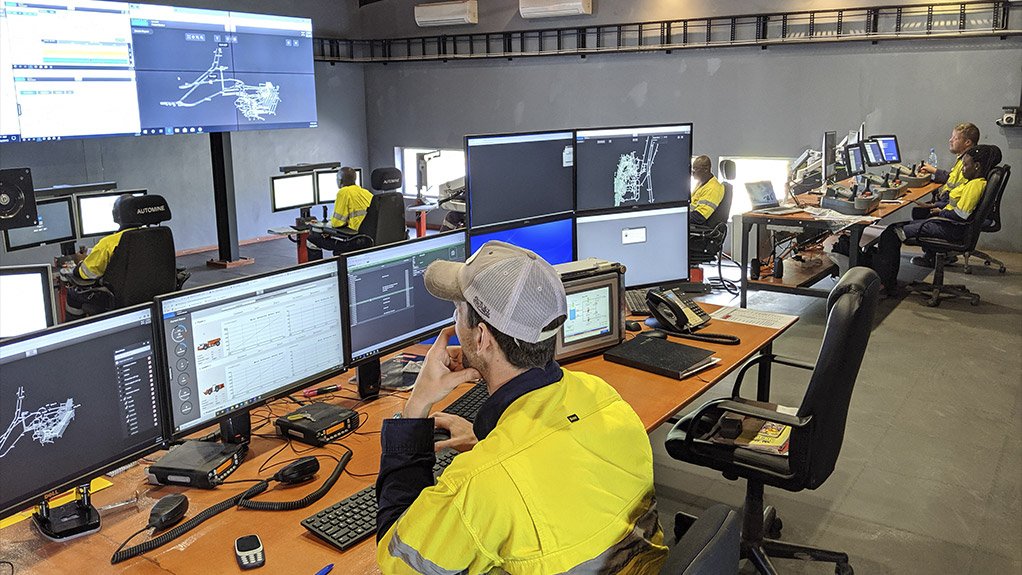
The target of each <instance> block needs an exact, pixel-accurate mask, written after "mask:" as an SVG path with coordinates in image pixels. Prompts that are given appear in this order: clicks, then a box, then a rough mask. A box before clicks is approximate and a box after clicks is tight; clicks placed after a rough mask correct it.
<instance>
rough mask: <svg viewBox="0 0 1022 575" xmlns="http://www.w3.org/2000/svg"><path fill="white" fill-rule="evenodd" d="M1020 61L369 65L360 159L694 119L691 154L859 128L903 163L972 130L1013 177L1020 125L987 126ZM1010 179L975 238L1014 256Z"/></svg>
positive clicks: (913, 57) (564, 60)
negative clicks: (525, 134)
mask: <svg viewBox="0 0 1022 575" xmlns="http://www.w3.org/2000/svg"><path fill="white" fill-rule="evenodd" d="M381 4H384V5H390V4H393V2H382V3H381ZM398 4H400V3H399V2H398ZM601 4H602V5H604V6H606V5H607V4H608V2H607V1H606V0H604V1H603V2H601ZM625 4H627V3H625ZM1019 62H1022V40H1020V39H1019V38H1011V39H1008V40H999V39H977V40H968V41H954V42H933V41H914V42H908V41H902V42H883V43H880V44H878V45H875V46H874V45H870V44H867V43H847V44H833V45H821V44H817V45H809V46H782V47H771V48H770V49H768V50H760V49H758V48H722V49H708V50H681V51H675V52H674V53H672V54H664V53H647V54H621V55H599V56H589V57H588V58H586V59H580V58H578V57H543V58H520V59H515V60H513V61H506V60H492V61H471V62H449V63H407V64H394V63H392V64H388V65H387V66H382V65H369V66H367V67H366V94H367V108H366V109H367V129H368V133H369V160H370V162H371V163H372V165H382V164H383V163H385V162H389V161H392V160H391V159H392V158H393V153H394V152H393V150H394V147H395V146H416V147H453V148H460V147H461V146H462V145H463V141H462V137H463V136H464V135H465V134H468V133H487V132H509V131H528V130H545V129H554V128H577V127H590V126H614V125H629V124H649V123H662V122H678V121H690V122H693V123H694V124H695V127H694V142H695V149H696V152H697V153H703V154H708V155H710V156H711V157H717V156H720V155H741V156H773V157H784V156H794V155H797V154H798V153H799V152H800V151H801V150H802V149H804V148H805V147H807V146H810V145H812V146H814V147H815V146H818V145H819V141H820V138H821V134H822V132H823V131H825V130H837V131H839V132H841V131H846V130H849V129H854V128H856V127H857V126H858V125H859V123H860V122H861V121H863V120H865V121H866V122H867V130H868V131H870V132H872V133H895V134H898V136H899V140H900V143H901V147H902V152H903V154H904V155H905V156H906V158H907V159H908V160H909V161H912V160H918V159H921V158H923V157H925V156H926V154H927V153H928V152H929V149H930V147H936V148H937V150H939V151H940V157H941V160H942V161H943V162H945V163H949V162H950V161H951V160H952V158H951V155H950V154H949V153H948V152H947V149H946V142H947V139H948V136H949V133H950V130H951V127H952V126H953V125H954V124H956V123H958V122H961V121H971V122H974V123H975V124H976V125H978V126H979V127H980V130H981V131H982V134H983V137H982V142H983V143H990V144H996V145H998V146H1000V147H1001V149H1002V151H1003V152H1004V158H1005V160H1004V161H1005V162H1006V163H1009V164H1012V165H1013V166H1016V169H1022V129H1020V128H1000V127H997V126H996V125H995V124H994V120H995V119H997V118H999V117H1000V113H1001V106H1006V105H1018V103H1019V93H1020V83H1022V70H1020V66H1019ZM1020 181H1022V180H1020V178H1019V177H1018V176H1016V177H1015V178H1014V180H1013V181H1012V182H1011V183H1010V184H1009V189H1008V191H1007V192H1006V193H1005V197H1006V201H1005V206H1004V217H1005V229H1004V230H1002V231H1001V232H1000V233H998V234H995V235H988V236H984V238H983V239H982V244H983V245H984V246H985V247H987V248H989V249H1008V250H1012V251H1020V250H1022V233H1020V232H1022V200H1020V199H1019V198H1022V194H1019V193H1018V190H1019V189H1020V185H1022V184H1020Z"/></svg>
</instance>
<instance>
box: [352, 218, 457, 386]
mask: <svg viewBox="0 0 1022 575" xmlns="http://www.w3.org/2000/svg"><path fill="white" fill-rule="evenodd" d="M459 234H460V235H462V236H464V237H463V240H464V242H463V243H464V244H465V259H466V260H467V259H468V257H469V255H470V254H469V253H468V232H467V230H466V229H465V228H462V229H457V230H450V231H447V232H443V233H439V234H432V235H428V236H423V237H421V238H412V239H409V240H405V241H403V242H395V243H391V244H386V245H382V246H375V247H372V248H367V249H364V250H358V251H355V252H351V253H348V254H344V255H342V256H339V257H340V259H341V260H342V268H341V269H342V271H343V272H344V278H345V281H344V282H343V284H344V285H343V286H341V292H342V295H341V317H342V318H343V319H342V320H341V324H342V325H343V327H344V330H345V331H344V339H345V341H347V342H348V348H347V356H346V357H345V359H346V363H347V365H348V367H349V368H351V367H357V366H359V365H362V364H365V363H369V362H372V361H375V360H378V359H380V358H381V357H382V356H385V355H387V354H389V353H393V352H395V351H397V350H400V349H403V348H405V347H408V346H409V345H412V344H416V343H419V342H421V341H423V340H426V339H429V338H431V337H433V336H435V335H436V334H438V333H440V331H441V330H443V329H444V328H447V327H450V326H452V325H454V315H453V314H454V312H453V311H452V312H451V318H450V319H449V320H448V321H447V322H445V323H444V325H442V326H440V327H434V328H429V329H424V330H419V331H416V332H412V333H411V334H406V337H404V338H402V339H401V340H400V341H397V342H394V343H391V344H389V345H387V346H384V347H381V348H379V349H376V350H374V351H373V352H372V353H371V354H369V355H366V356H364V357H359V358H357V359H356V358H355V357H354V353H355V346H354V345H352V343H351V341H352V340H351V294H350V292H349V291H348V281H347V278H348V258H349V257H353V256H360V255H365V254H367V253H370V252H374V251H383V250H386V249H394V248H397V247H402V246H407V245H411V244H415V243H419V242H423V241H426V240H435V239H436V238H439V237H446V236H455V235H459ZM451 309H452V310H453V309H454V303H453V302H451Z"/></svg>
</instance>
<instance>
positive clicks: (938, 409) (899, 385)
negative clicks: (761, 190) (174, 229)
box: [178, 240, 1022, 575]
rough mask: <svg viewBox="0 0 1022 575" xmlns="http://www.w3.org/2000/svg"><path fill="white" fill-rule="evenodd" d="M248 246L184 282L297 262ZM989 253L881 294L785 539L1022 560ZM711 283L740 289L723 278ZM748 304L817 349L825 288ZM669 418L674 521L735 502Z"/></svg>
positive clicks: (657, 438) (905, 275) (277, 251)
mask: <svg viewBox="0 0 1022 575" xmlns="http://www.w3.org/2000/svg"><path fill="white" fill-rule="evenodd" d="M240 253H241V255H243V256H250V257H254V258H255V263H254V264H252V265H249V266H243V267H239V268H232V269H228V270H217V269H213V268H206V267H205V261H206V260H207V259H209V258H210V257H211V254H210V253H203V254H194V255H190V256H184V257H181V258H178V265H180V266H186V267H188V268H189V270H190V271H191V272H192V274H193V275H192V278H191V280H190V281H189V283H188V284H187V285H186V287H195V286H198V285H206V284H210V283H215V282H219V281H224V280H228V279H233V278H236V277H242V276H247V275H254V274H258V273H263V272H267V271H271V270H274V269H279V268H282V267H288V266H291V265H294V264H295V262H296V257H295V246H294V244H293V243H291V242H289V241H287V240H275V241H269V242H262V243H258V244H252V245H249V246H243V247H242V248H241V250H240ZM911 255H912V252H910V251H909V250H908V249H906V251H905V252H904V254H903V264H902V271H901V275H900V278H901V279H902V280H909V279H919V278H924V277H926V276H927V275H929V272H930V270H925V269H922V268H917V267H915V266H912V265H911V264H910V263H909V261H908V260H909V256H911ZM993 255H995V256H996V257H1000V258H1001V259H1002V260H1003V261H1004V262H1005V263H1006V264H1007V266H1008V273H1007V274H1004V275H1001V274H998V273H997V272H996V271H995V270H992V269H989V268H984V267H983V265H982V262H975V260H974V265H973V269H974V272H973V274H972V275H965V274H964V273H962V266H961V265H957V266H953V267H951V268H948V271H947V274H946V281H948V282H949V283H964V284H966V285H968V286H969V287H970V289H972V290H973V291H975V292H977V293H979V294H980V295H981V297H982V300H981V302H980V304H979V306H977V307H973V306H970V305H969V304H968V302H966V301H963V300H952V301H947V302H944V303H942V304H941V306H940V307H937V308H928V307H925V306H924V305H922V304H921V301H922V298H921V297H920V296H912V295H903V296H902V297H899V298H891V299H887V300H884V301H882V302H881V303H880V309H879V312H878V317H877V325H876V327H875V329H874V331H873V333H872V336H871V338H870V343H869V347H868V349H867V355H866V358H865V359H864V361H863V364H862V368H861V370H860V372H859V378H858V382H857V384H856V388H855V392H854V394H853V396H852V403H851V409H850V412H849V417H848V424H847V428H846V430H845V437H844V445H843V448H842V451H841V456H840V458H839V460H838V464H837V468H836V469H835V471H834V473H833V474H832V475H831V477H830V478H829V479H828V480H827V482H826V483H825V484H824V485H823V486H821V487H820V488H819V489H817V490H815V491H803V492H800V493H789V492H786V491H782V490H776V489H770V488H767V490H766V496H765V499H766V502H767V504H771V505H774V506H776V507H777V509H778V512H779V514H780V516H781V517H782V518H783V520H784V532H783V535H782V539H784V540H787V541H792V542H798V543H806V544H810V545H815V546H819V547H824V548H829V549H835V550H840V551H845V552H847V553H848V554H849V555H850V556H851V564H852V566H853V567H854V568H855V571H856V573H859V574H908V573H955V574H977V575H979V574H983V575H986V574H1002V573H1007V574H1018V573H1022V498H1020V486H1022V351H1020V350H1022V254H993ZM977 263H978V264H979V265H976V264H977ZM725 272H726V273H725V275H734V274H735V272H736V270H735V269H733V268H732V269H729V270H727V269H726V270H725ZM834 283H836V282H835V280H832V279H826V280H824V281H823V282H821V284H819V286H818V287H830V286H832V285H833V284H834ZM706 299H707V300H708V301H713V302H714V303H720V304H724V305H737V299H736V298H732V297H731V296H729V295H728V294H726V293H718V294H714V295H712V296H709V297H708V298H706ZM749 306H750V307H752V308H755V309H763V310H770V311H777V312H782V313H789V314H796V315H798V316H800V320H799V321H798V323H796V324H795V326H794V327H792V328H791V329H790V330H789V331H788V332H787V333H786V334H784V335H783V336H782V337H781V338H780V339H778V340H777V342H776V343H775V344H774V350H775V352H776V353H779V354H781V355H787V356H791V357H796V358H800V359H803V360H807V361H815V357H816V352H817V351H818V349H819V346H820V342H821V341H822V338H823V330H824V325H825V322H826V305H825V301H824V300H823V299H817V298H808V297H802V296H790V295H783V294H773V293H768V292H753V293H751V294H750V298H749ZM806 382H807V377H806V374H805V372H801V371H797V370H791V369H788V368H783V367H781V368H776V370H775V371H774V378H773V393H774V397H773V399H774V400H775V401H777V402H779V403H782V404H786V405H798V403H799V401H800V400H801V397H802V393H803V392H804V390H805V383H806ZM733 383H734V381H733V378H728V379H726V380H725V381H723V382H721V383H720V384H719V385H717V386H715V387H714V388H713V389H712V390H710V392H708V393H707V395H706V397H705V398H704V400H709V399H712V398H714V397H720V396H726V395H727V394H729V393H730V390H731V386H732V385H733ZM702 403H703V400H699V401H697V402H696V405H700V404H702ZM668 429H669V427H668V426H664V427H663V428H661V429H658V430H656V431H655V432H654V433H653V434H652V435H651V436H650V437H651V441H652V443H653V450H654V456H653V458H654V473H655V480H656V488H657V498H658V504H659V506H660V510H661V523H662V524H663V526H664V528H665V530H666V531H668V532H670V530H671V525H672V524H673V515H674V512H675V511H678V510H683V511H687V512H689V513H693V514H695V515H698V514H699V513H700V512H701V511H702V510H703V509H705V508H707V507H709V506H711V505H713V504H714V503H716V502H723V503H726V504H729V505H732V506H734V507H735V508H740V507H741V505H742V502H743V498H744V488H745V484H744V482H742V481H734V482H732V481H728V480H726V479H724V478H723V477H722V476H721V475H720V474H719V473H716V472H713V471H710V470H705V469H701V468H698V467H696V466H693V465H689V464H686V463H682V462H679V461H674V460H673V459H671V458H670V456H668V455H667V453H666V452H665V451H664V449H663V441H664V438H665V436H666V433H667V431H668ZM775 565H776V566H777V567H778V569H779V570H780V572H781V573H820V574H822V573H833V568H832V567H828V566H827V565H825V564H811V563H801V562H799V561H793V560H778V561H776V562H775ZM742 572H743V573H745V572H749V573H751V572H752V570H751V569H750V566H748V565H744V566H743V571H742Z"/></svg>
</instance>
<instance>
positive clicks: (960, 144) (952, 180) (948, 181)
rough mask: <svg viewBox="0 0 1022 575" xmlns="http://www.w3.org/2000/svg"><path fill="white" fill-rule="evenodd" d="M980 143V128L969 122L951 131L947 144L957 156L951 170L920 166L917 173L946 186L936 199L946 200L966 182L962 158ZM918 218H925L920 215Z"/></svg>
mask: <svg viewBox="0 0 1022 575" xmlns="http://www.w3.org/2000/svg"><path fill="white" fill-rule="evenodd" d="M978 143H979V128H977V127H976V126H975V125H973V124H970V123H968V122H965V123H962V124H958V125H957V126H955V127H954V129H953V130H951V138H950V139H949V140H948V142H947V144H948V150H949V151H950V152H951V153H952V154H955V156H957V158H956V159H955V164H954V165H953V166H952V167H951V170H950V171H947V170H941V169H939V168H937V167H936V166H931V165H930V164H927V163H926V162H923V163H922V165H920V166H919V169H918V170H917V172H919V173H920V174H922V175H927V174H932V175H933V181H935V182H937V183H938V184H944V186H943V187H941V188H940V189H939V190H937V194H936V197H937V199H938V200H940V199H944V200H946V199H947V196H948V194H949V192H950V191H951V190H953V189H954V188H955V187H957V186H958V185H959V184H962V183H963V182H965V178H964V177H963V176H962V156H964V155H965V152H966V151H967V150H970V149H972V148H973V147H975V146H976V144H978ZM913 215H914V214H913ZM918 217H924V216H923V215H919V216H918Z"/></svg>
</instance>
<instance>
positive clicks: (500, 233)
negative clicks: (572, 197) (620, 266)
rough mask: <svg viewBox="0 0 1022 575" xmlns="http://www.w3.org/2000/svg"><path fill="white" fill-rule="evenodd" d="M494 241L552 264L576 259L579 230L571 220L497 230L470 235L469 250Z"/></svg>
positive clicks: (565, 219)
mask: <svg viewBox="0 0 1022 575" xmlns="http://www.w3.org/2000/svg"><path fill="white" fill-rule="evenodd" d="M490 240H498V241H501V242H506V243H509V244H512V245H515V246H518V247H520V248H525V249H527V250H531V251H534V252H536V254H537V255H539V257H541V258H543V259H545V260H546V261H547V262H549V263H550V264H551V265H557V264H563V263H565V262H570V261H574V260H575V257H574V251H575V250H574V246H575V229H574V225H573V224H572V221H571V218H564V219H561V220H555V221H552V222H545V223H540V224H531V225H523V226H517V227H514V228H509V229H502V230H497V231H483V232H480V233H476V232H472V234H471V235H470V236H469V249H470V250H471V251H473V252H474V251H475V250H477V249H479V246H481V245H483V244H485V243H486V242H488V241H490Z"/></svg>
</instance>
